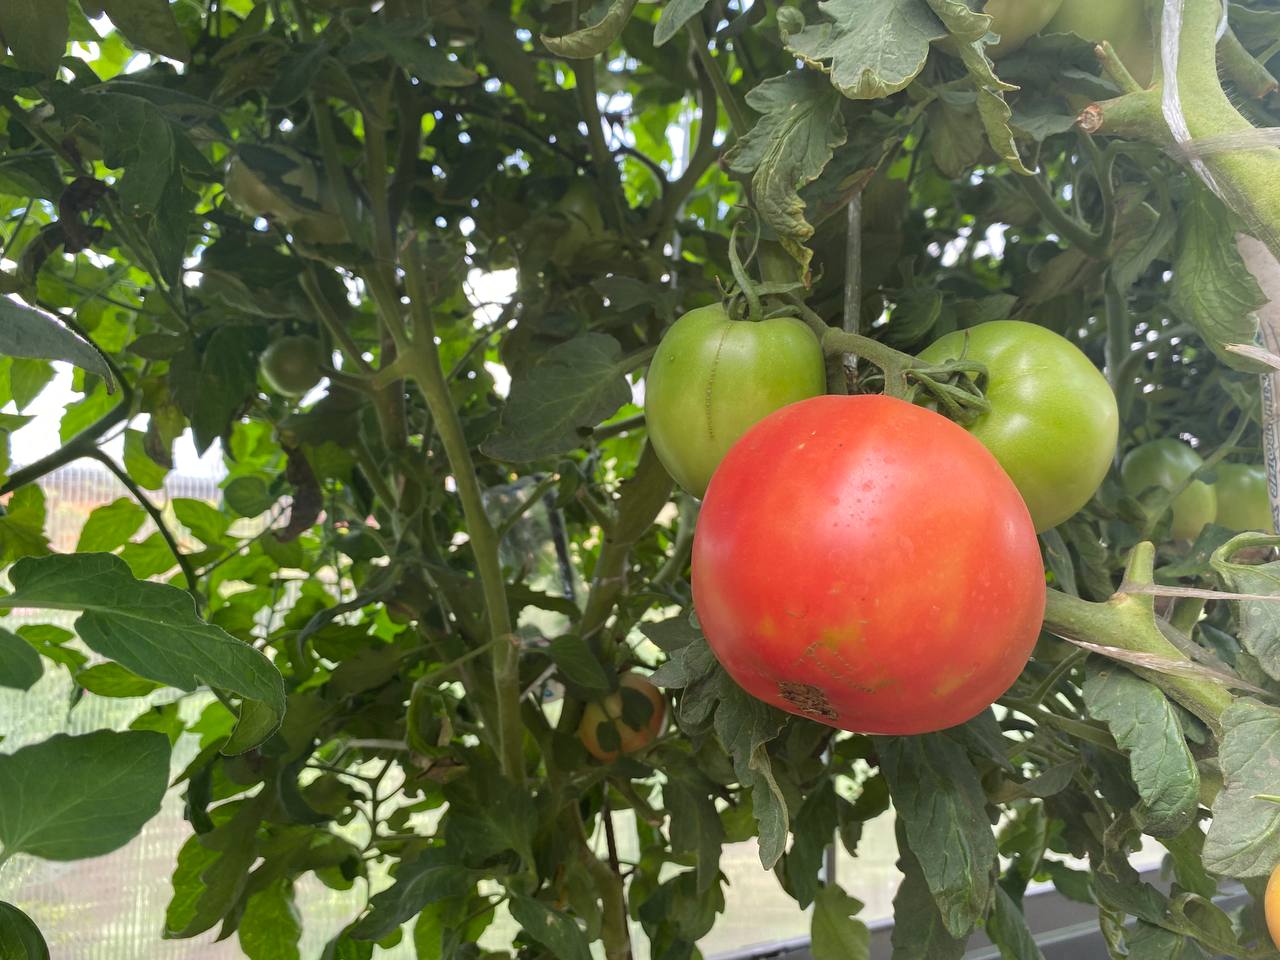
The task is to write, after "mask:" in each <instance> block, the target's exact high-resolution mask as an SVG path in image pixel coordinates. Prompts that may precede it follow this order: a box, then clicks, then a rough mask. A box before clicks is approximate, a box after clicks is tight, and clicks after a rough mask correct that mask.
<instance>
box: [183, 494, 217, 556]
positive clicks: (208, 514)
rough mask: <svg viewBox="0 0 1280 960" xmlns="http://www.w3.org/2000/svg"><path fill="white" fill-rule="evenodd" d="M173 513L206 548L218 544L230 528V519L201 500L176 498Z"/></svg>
mask: <svg viewBox="0 0 1280 960" xmlns="http://www.w3.org/2000/svg"><path fill="white" fill-rule="evenodd" d="M173 512H174V513H175V514H176V515H177V517H178V522H180V523H181V524H182V525H183V526H184V527H186V528H187V529H188V530H190V531H191V532H192V533H193V534H195V535H196V536H197V537H199V538H200V541H201V542H202V543H204V544H206V545H207V546H214V545H216V544H217V543H219V542H220V541H221V540H222V538H223V536H224V535H225V534H226V532H227V528H228V527H229V526H231V518H230V517H228V516H226V515H224V514H222V513H219V512H218V511H217V510H215V509H214V508H213V507H211V506H209V504H207V503H205V502H204V501H203V500H191V499H189V498H186V497H178V498H177V499H175V500H174V501H173Z"/></svg>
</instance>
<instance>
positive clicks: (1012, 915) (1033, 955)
mask: <svg viewBox="0 0 1280 960" xmlns="http://www.w3.org/2000/svg"><path fill="white" fill-rule="evenodd" d="M987 936H988V937H990V938H991V942H992V943H994V944H995V945H996V946H997V947H999V948H1000V956H1001V958H1002V960H1044V954H1043V953H1041V952H1040V948H1039V947H1038V946H1036V938H1035V937H1034V936H1032V934H1031V930H1030V929H1028V927H1027V918H1026V917H1025V916H1023V915H1022V910H1021V909H1020V908H1019V907H1018V905H1017V904H1016V903H1014V902H1013V898H1011V897H1010V896H1009V894H1008V893H1006V892H1005V889H1004V887H1002V886H1000V884H998V883H997V884H996V885H995V902H994V903H993V904H992V907H991V917H990V919H989V920H988V921H987Z"/></svg>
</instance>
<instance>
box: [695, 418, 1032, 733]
mask: <svg viewBox="0 0 1280 960" xmlns="http://www.w3.org/2000/svg"><path fill="white" fill-rule="evenodd" d="M693 597H694V606H695V608H696V610H697V613H698V618H699V620H700V621H701V623H702V629H703V632H704V633H705V634H706V637H707V642H708V643H709V644H710V645H711V649H712V650H713V651H714V652H715V654H716V656H717V657H718V658H719V660H720V662H721V664H723V665H724V668H725V669H726V670H727V671H728V672H729V674H730V675H731V676H732V677H733V678H734V680H736V681H737V682H738V684H739V685H741V686H742V687H743V689H745V690H746V691H747V692H748V693H750V694H752V695H753V696H755V697H758V698H759V699H761V700H763V701H765V702H766V703H770V704H773V705H774V706H776V707H779V708H780V709H783V710H787V711H789V712H791V713H795V714H800V715H801V716H806V717H811V718H813V719H815V720H819V721H822V722H823V723H827V724H830V725H831V726H834V727H841V728H844V729H846V730H856V731H859V732H862V733H884V734H912V733H925V732H928V731H931V730H941V729H944V728H946V727H950V726H954V725H955V724H958V723H963V722H964V721H965V720H968V719H969V718H971V717H973V716H975V715H976V714H978V713H980V712H981V711H982V710H983V709H984V708H985V707H986V706H987V705H988V704H990V703H992V702H993V701H994V700H995V699H996V698H997V697H998V696H1000V695H1001V694H1002V693H1004V692H1005V690H1007V689H1008V688H1009V686H1010V685H1011V684H1012V683H1013V681H1014V680H1015V679H1016V678H1017V676H1018V674H1019V673H1020V672H1021V670H1022V668H1023V666H1024V665H1025V664H1026V662H1027V658H1028V657H1029V656H1030V654H1031V648H1032V647H1033V646H1034V645H1035V641H1036V637H1037V635H1038V633H1039V630H1040V622H1041V618H1042V616H1043V613H1044V602H1045V580H1044V571H1043V568H1042V567H1041V562H1040V549H1039V546H1038V545H1037V541H1036V534H1035V530H1034V529H1033V528H1032V525H1031V517H1030V516H1029V514H1028V513H1027V507H1026V504H1025V503H1023V500H1022V497H1021V496H1020V495H1019V493H1018V491H1017V488H1015V487H1014V485H1013V481H1011V480H1010V479H1009V476H1008V474H1006V473H1005V472H1004V470H1002V469H1001V467H1000V464H999V463H997V462H996V459H995V457H993V456H992V455H991V453H990V452H988V451H987V449H986V448H985V447H984V446H983V445H982V444H981V443H980V442H979V441H978V440H977V439H975V438H974V437H973V436H972V435H971V434H969V433H968V432H967V431H965V430H964V429H963V428H962V427H960V426H958V425H957V424H955V423H952V422H951V421H950V420H948V419H946V418H945V417H942V416H940V415H938V414H936V413H933V412H931V411H929V410H925V409H923V408H921V407H917V406H913V405H912V404H909V403H905V402H904V401H901V400H895V399H893V398H890V397H882V396H858V397H836V396H823V397H815V398H813V399H810V400H803V401H801V402H799V403H795V404H792V405H790V406H788V407H784V408H783V409H781V410H779V411H777V412H776V413H773V414H770V415H769V416H768V417H766V418H765V419H763V420H761V421H760V422H759V423H758V424H756V425H755V426H754V427H752V428H751V429H750V430H749V431H748V432H747V433H746V434H745V435H744V436H743V437H742V439H741V440H739V441H738V443H737V444H735V445H734V447H733V448H732V449H731V450H730V451H729V453H728V456H726V457H725V459H724V460H723V461H722V462H721V464H720V467H719V469H717V471H716V473H715V475H714V476H713V477H712V479H711V486H710V488H709V489H708V491H707V496H706V499H705V500H704V501H703V504H702V511H701V513H700V514H699V517H698V527H697V532H696V534H695V536H694V544H693Z"/></svg>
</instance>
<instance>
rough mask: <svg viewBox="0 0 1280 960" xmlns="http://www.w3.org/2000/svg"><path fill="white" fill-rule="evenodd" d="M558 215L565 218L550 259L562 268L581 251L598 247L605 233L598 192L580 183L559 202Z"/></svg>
mask: <svg viewBox="0 0 1280 960" xmlns="http://www.w3.org/2000/svg"><path fill="white" fill-rule="evenodd" d="M557 212H558V213H560V215H561V216H563V217H564V221H565V225H564V232H563V233H561V234H560V236H559V237H557V238H556V242H555V248H554V249H553V251H552V254H551V257H552V259H553V260H555V262H556V263H560V264H565V263H568V262H569V261H571V260H573V258H574V257H575V256H576V255H577V254H578V253H579V252H580V251H582V250H583V249H584V248H586V247H588V246H589V245H591V244H593V243H598V242H599V241H600V238H601V237H602V236H603V235H604V233H605V225H604V218H603V217H601V216H600V194H599V191H597V190H596V189H595V188H594V187H592V186H591V185H590V184H589V183H587V182H586V181H584V180H579V181H577V182H575V183H574V184H573V186H571V187H570V188H569V189H568V190H566V191H565V194H564V196H563V197H561V198H560V202H559V203H558V204H557Z"/></svg>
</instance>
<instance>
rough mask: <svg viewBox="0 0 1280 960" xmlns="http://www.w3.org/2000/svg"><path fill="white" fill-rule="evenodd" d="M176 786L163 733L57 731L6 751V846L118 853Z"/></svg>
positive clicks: (72, 854) (59, 853)
mask: <svg viewBox="0 0 1280 960" xmlns="http://www.w3.org/2000/svg"><path fill="white" fill-rule="evenodd" d="M168 785H169V740H168V738H167V737H165V736H163V735H162V734H159V733H151V732H147V731H134V730H130V731H127V732H124V733H116V732H114V731H111V730H99V731H96V732H95V733H88V734H84V735H82V736H67V735H66V734H61V733H60V734H55V735H54V736H52V737H50V738H49V739H48V740H45V741H43V742H41V743H36V744H32V745H31V746H29V747H23V748H22V749H21V750H18V751H16V752H15V753H11V754H8V755H7V756H6V755H0V796H2V797H4V798H5V800H4V803H3V804H0V846H2V847H3V848H4V852H5V853H6V854H9V855H12V854H15V853H28V854H31V855H32V856H36V857H43V858H45V859H46V860H81V859H84V858H86V857H96V856H100V855H102V854H104V853H110V852H111V851H112V850H116V849H118V848H120V847H122V846H124V845H125V844H126V843H128V842H129V841H130V840H132V839H133V838H134V837H135V836H137V835H138V831H140V830H141V829H142V826H143V824H145V823H146V822H147V821H148V820H150V819H151V818H152V817H154V816H155V815H156V814H157V813H159V812H160V801H161V800H162V799H163V798H164V793H165V790H166V788H167V787H168Z"/></svg>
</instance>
